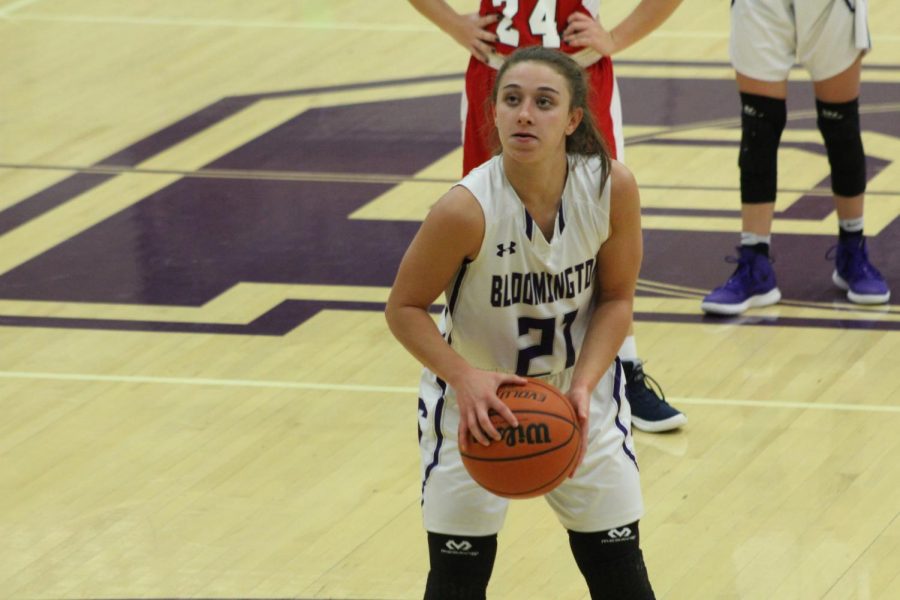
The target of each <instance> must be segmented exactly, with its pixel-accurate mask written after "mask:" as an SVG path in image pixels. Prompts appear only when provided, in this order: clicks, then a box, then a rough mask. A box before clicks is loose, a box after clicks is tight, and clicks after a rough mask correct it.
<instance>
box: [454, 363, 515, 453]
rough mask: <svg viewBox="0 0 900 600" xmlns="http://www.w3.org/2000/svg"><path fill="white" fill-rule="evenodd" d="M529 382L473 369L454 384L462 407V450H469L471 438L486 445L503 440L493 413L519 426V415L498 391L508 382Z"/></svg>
mask: <svg viewBox="0 0 900 600" xmlns="http://www.w3.org/2000/svg"><path fill="white" fill-rule="evenodd" d="M526 381H527V380H526V379H525V378H524V377H519V376H518V375H508V374H506V373H495V372H492V371H482V370H480V369H472V370H471V371H468V372H467V373H466V376H465V377H463V378H462V379H461V380H460V381H455V382H452V383H451V385H452V386H453V389H454V391H456V403H457V406H458V407H459V429H458V432H457V433H458V438H457V439H458V440H459V447H460V450H462V451H466V450H467V449H468V447H469V436H470V435H471V436H472V437H473V438H474V439H475V441H477V442H478V443H479V444H481V445H483V446H487V445H489V444H490V443H491V441H492V440H493V441H497V440H499V439H500V432H499V431H497V428H496V427H494V424H493V423H491V417H490V412H491V411H494V412H496V413H497V414H499V415H500V416H501V417H503V418H504V419H505V420H506V422H507V423H509V424H510V425H511V426H513V427H518V425H519V422H518V421H517V420H516V417H515V415H513V413H512V411H511V410H509V407H508V406H506V404H504V403H503V401H502V400H500V398H498V397H497V389H498V388H499V387H500V386H501V385H504V384H507V383H512V384H522V383H525V382H526ZM454 384H455V385H454Z"/></svg>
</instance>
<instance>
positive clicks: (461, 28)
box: [450, 13, 499, 63]
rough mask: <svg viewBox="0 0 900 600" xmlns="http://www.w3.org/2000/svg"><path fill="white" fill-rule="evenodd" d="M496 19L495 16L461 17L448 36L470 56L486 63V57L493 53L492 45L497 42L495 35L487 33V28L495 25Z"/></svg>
mask: <svg viewBox="0 0 900 600" xmlns="http://www.w3.org/2000/svg"><path fill="white" fill-rule="evenodd" d="M498 18H499V17H498V15H496V14H493V15H487V16H485V17H482V16H481V15H479V14H478V13H472V14H468V15H462V18H461V19H459V21H458V23H457V27H456V28H455V30H454V31H452V32H451V33H450V35H452V36H453V39H454V40H456V42H457V43H458V44H459V45H460V46H462V47H463V48H465V49H466V50H467V51H468V52H469V53H470V54H471V55H472V56H474V57H475V58H476V59H478V60H480V61H481V62H483V63H487V61H488V56H490V55H491V54H493V53H494V46H493V44H494V43H495V42H496V41H497V35H496V34H494V33H491V32H490V31H488V30H487V26H488V25H491V24H492V23H496V22H497V19H498Z"/></svg>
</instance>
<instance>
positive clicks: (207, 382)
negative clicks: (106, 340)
mask: <svg viewBox="0 0 900 600" xmlns="http://www.w3.org/2000/svg"><path fill="white" fill-rule="evenodd" d="M0 379H32V380H43V381H80V382H85V383H146V384H159V385H194V386H219V387H246V388H270V389H272V388H274V389H296V390H326V391H335V392H355V393H374V394H409V395H414V394H416V393H417V392H418V388H415V387H406V386H390V385H356V384H342V383H305V382H301V381H272V380H268V381H267V380H254V379H208V378H194V377H153V376H148V375H91V374H86V373H47V372H39V371H0ZM669 400H671V401H672V403H673V404H688V405H690V404H693V405H697V406H725V407H731V406H742V407H749V408H781V409H801V410H807V409H811V410H835V411H846V412H872V413H898V414H900V406H896V405H877V404H843V403H828V402H816V403H809V402H789V401H781V400H730V399H725V398H689V397H684V398H674V397H673V398H669Z"/></svg>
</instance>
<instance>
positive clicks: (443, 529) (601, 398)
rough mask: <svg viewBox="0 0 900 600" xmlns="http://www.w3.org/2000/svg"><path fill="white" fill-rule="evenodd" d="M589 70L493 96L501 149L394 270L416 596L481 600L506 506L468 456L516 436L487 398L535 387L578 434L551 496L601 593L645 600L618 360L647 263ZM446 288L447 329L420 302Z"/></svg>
mask: <svg viewBox="0 0 900 600" xmlns="http://www.w3.org/2000/svg"><path fill="white" fill-rule="evenodd" d="M587 96H588V84H587V81H586V78H585V74H584V71H583V70H582V69H581V68H580V67H579V66H578V65H577V63H575V62H574V61H573V60H571V59H570V58H568V57H567V56H566V55H565V54H563V53H561V52H559V51H557V50H552V49H547V48H542V47H531V48H525V49H521V50H517V51H516V52H515V53H513V54H512V55H510V56H509V57H507V60H506V61H505V62H504V64H503V65H502V66H501V67H500V70H499V72H498V75H497V79H496V82H495V84H494V87H493V92H492V95H491V99H492V105H493V107H494V113H495V116H494V119H495V123H496V127H497V131H498V136H499V140H500V144H501V147H502V154H500V155H499V156H495V157H494V158H492V159H490V160H489V161H488V162H486V163H484V164H483V165H481V166H479V167H477V168H476V169H474V170H472V171H471V172H470V173H469V174H468V175H467V176H466V177H465V178H463V180H462V181H461V182H460V183H459V184H458V185H457V186H455V187H453V188H452V189H450V191H448V192H447V193H446V194H445V195H444V196H443V197H442V198H441V199H440V200H439V201H438V202H437V204H436V205H435V206H434V207H433V208H432V210H431V212H430V213H429V214H428V216H427V217H426V219H425V221H424V222H423V224H422V227H421V229H420V230H419V232H418V233H417V234H416V237H415V238H414V239H413V241H412V243H411V244H410V247H409V249H408V250H407V252H406V255H405V256H404V257H403V260H402V262H401V264H400V267H399V270H398V273H397V278H396V281H395V282H394V286H393V288H392V290H391V294H390V297H389V299H388V302H387V309H386V317H387V320H388V324H389V325H390V328H391V331H392V332H393V333H394V335H395V336H396V337H397V339H398V340H399V341H400V342H401V343H402V344H403V345H404V346H405V347H406V348H407V350H409V352H410V353H411V354H412V355H413V356H415V357H416V358H417V359H418V360H419V361H420V362H421V363H422V364H423V365H424V366H425V371H424V373H423V376H422V380H421V386H420V392H419V394H420V395H419V433H420V447H421V457H422V480H423V484H422V485H423V487H422V506H423V517H424V524H425V528H426V530H427V531H428V544H429V556H430V561H431V569H430V571H429V574H428V581H427V585H426V591H425V598H426V600H431V599H441V600H448V599H449V600H454V599H466V600H469V599H476V598H484V597H485V590H486V589H487V585H488V581H489V579H490V575H491V570H492V568H493V563H494V557H495V554H496V549H497V533H498V532H499V531H500V528H501V526H502V524H503V521H504V517H505V515H506V509H507V504H508V500H505V499H503V498H500V497H498V496H494V495H493V494H491V493H489V492H487V491H486V490H484V489H483V488H481V487H479V486H478V484H476V483H475V482H474V481H473V480H472V478H471V477H470V476H469V474H468V473H467V472H466V470H465V467H464V466H463V464H462V461H461V458H460V450H463V451H465V450H466V449H467V447H468V445H469V444H476V443H477V444H488V443H490V442H491V441H496V440H499V439H500V434H499V433H498V431H497V430H496V428H495V427H494V426H493V425H492V424H491V422H490V419H489V417H488V413H489V411H496V412H497V413H499V414H500V415H501V416H502V417H503V418H505V419H506V420H507V421H508V422H509V423H510V424H511V425H512V426H517V425H518V424H517V423H516V420H515V417H514V416H513V414H512V413H511V412H510V411H509V409H508V408H507V407H506V406H505V405H504V404H503V403H502V402H501V401H500V400H499V399H498V398H497V393H496V392H497V388H498V387H499V386H500V385H502V384H505V383H516V382H521V381H522V379H521V377H520V376H523V375H530V376H540V377H541V378H542V379H545V380H546V381H548V382H549V383H551V384H552V385H555V386H556V387H558V388H559V389H561V390H564V391H565V393H566V396H567V398H568V399H569V400H570V401H571V402H572V404H573V406H574V408H575V412H576V414H577V415H578V421H579V425H580V427H581V429H582V431H584V432H587V435H584V436H583V443H582V448H581V450H580V453H579V458H578V466H577V468H576V470H575V471H574V472H573V474H572V476H571V477H570V478H569V479H567V480H566V481H565V482H563V483H562V484H561V485H560V486H559V487H557V488H556V489H554V490H553V491H551V492H549V493H548V494H547V495H546V498H547V501H548V503H549V504H550V506H551V507H552V509H553V510H554V511H555V512H556V515H557V517H558V518H559V520H560V522H561V523H562V524H563V526H564V527H566V529H567V530H568V531H569V539H570V545H571V548H572V552H573V554H574V557H575V561H576V563H577V564H578V567H579V568H580V570H581V572H582V573H583V574H584V577H585V579H586V581H587V584H588V588H589V589H590V591H591V596H592V597H593V598H600V597H603V598H617V599H619V600H632V599H634V600H637V599H640V600H645V599H650V598H653V597H654V596H653V591H652V589H651V586H650V582H649V579H648V577H647V571H646V568H645V566H644V561H643V557H642V553H641V550H640V546H639V538H638V519H639V518H640V517H641V515H642V513H643V502H642V498H641V490H640V482H639V477H638V468H637V464H636V462H635V454H634V445H633V440H632V437H631V433H630V427H629V425H630V418H631V415H630V409H629V405H628V403H627V402H623V401H622V399H623V397H624V381H623V370H622V365H621V362H620V361H619V360H618V359H617V358H616V352H617V350H618V348H619V346H620V345H621V343H622V339H623V338H624V337H625V334H626V332H627V331H628V326H629V324H630V322H631V313H632V305H633V300H634V289H635V285H636V282H637V277H638V271H639V270H640V263H641V254H642V247H641V230H640V200H639V197H638V189H637V185H636V183H635V181H634V178H633V177H632V175H631V173H630V172H629V171H628V170H627V169H626V167H625V166H624V165H622V163H620V162H618V161H615V160H611V159H610V157H609V152H608V150H607V149H606V145H605V142H604V140H603V137H602V135H601V134H600V133H599V131H598V130H597V128H596V126H595V124H594V121H593V117H592V115H591V112H590V111H589V110H588V103H587V102H588V101H587ZM441 293H443V294H445V297H446V303H445V305H446V308H445V310H444V313H443V317H442V319H441V323H440V325H439V326H437V325H435V323H434V321H433V320H432V318H431V316H430V315H429V314H428V307H429V306H431V304H432V303H433V302H434V301H435V300H437V298H438V296H439V295H440V294H441Z"/></svg>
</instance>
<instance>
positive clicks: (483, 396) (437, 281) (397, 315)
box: [385, 186, 524, 450]
mask: <svg viewBox="0 0 900 600" xmlns="http://www.w3.org/2000/svg"><path fill="white" fill-rule="evenodd" d="M484 226H485V224H484V213H483V211H482V210H481V207H480V206H479V204H478V202H477V201H476V200H475V198H474V197H473V196H472V194H471V192H469V191H468V190H467V189H465V188H463V187H460V186H457V187H454V188H453V189H451V190H450V191H449V192H447V194H445V195H444V197H443V198H441V199H440V200H439V201H438V203H437V204H436V205H435V206H434V208H432V209H431V211H430V212H429V214H428V216H427V217H426V218H425V221H424V222H423V223H422V227H421V228H420V229H419V231H418V233H417V234H416V236H415V238H414V239H413V241H412V243H411V244H410V246H409V248H408V249H407V251H406V254H405V255H404V256H403V260H402V261H401V262H400V267H399V269H398V271H397V277H396V279H395V280H394V285H393V287H392V288H391V294H390V296H389V297H388V301H387V307H386V308H385V317H386V318H387V322H388V326H389V327H390V329H391V332H392V333H393V334H394V336H395V337H396V338H397V340H399V341H400V343H401V344H403V346H404V347H405V348H406V349H407V350H408V351H409V353H410V354H412V355H413V356H415V357H416V358H417V359H418V360H419V362H421V363H422V364H423V365H425V366H426V367H427V368H428V369H430V370H431V371H432V372H433V373H435V374H436V375H437V376H438V377H440V378H441V379H443V380H444V381H446V382H447V383H448V384H450V386H451V387H452V388H453V389H454V390H455V391H456V398H457V402H458V404H459V412H460V429H459V434H460V435H459V443H460V446H461V447H462V449H463V450H465V448H466V442H467V440H468V433H469V432H471V434H472V435H473V436H474V437H475V439H477V440H478V441H479V442H480V443H484V444H487V443H489V439H495V440H498V439H500V434H499V433H498V432H497V430H496V428H495V427H494V426H493V425H492V424H491V422H490V418H489V417H488V412H489V411H490V410H491V409H493V410H496V411H497V412H498V413H500V414H501V415H502V416H503V417H504V418H505V419H506V420H507V421H509V422H510V424H512V425H517V423H516V419H515V417H514V416H513V414H512V412H511V411H510V410H509V408H507V407H506V405H505V404H503V402H501V401H500V399H499V398H497V388H498V387H500V385H502V384H504V383H507V382H515V383H520V382H522V381H524V380H523V379H522V378H521V377H517V376H515V375H505V374H502V373H490V372H487V371H482V370H479V369H475V368H474V367H472V366H471V365H470V364H469V363H468V362H467V361H466V360H465V359H464V358H463V357H462V356H460V354H459V353H458V352H456V351H455V350H454V349H453V348H451V347H450V345H449V344H447V342H446V341H445V340H444V338H443V336H441V333H440V331H439V330H438V328H437V326H436V325H435V323H434V320H433V319H432V318H431V315H430V314H429V313H428V308H429V307H430V306H431V305H432V304H433V303H434V301H435V300H437V298H438V297H439V296H440V295H441V294H442V293H443V292H444V290H445V289H446V288H447V285H448V284H449V283H450V281H451V279H452V278H453V277H454V275H456V272H457V271H458V270H459V268H460V266H461V265H462V264H463V261H464V260H466V259H467V258H472V257H474V256H476V255H477V253H478V250H479V249H480V247H481V241H482V238H483V237H484Z"/></svg>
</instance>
